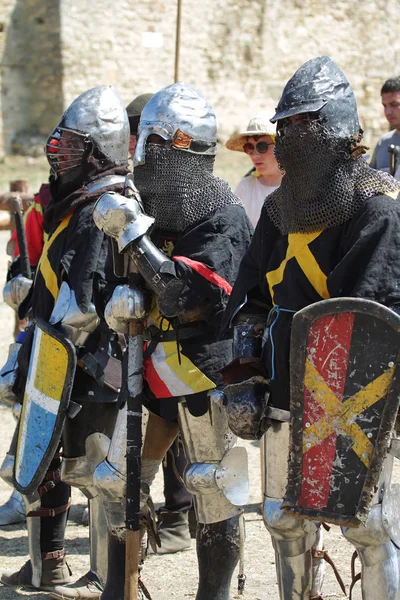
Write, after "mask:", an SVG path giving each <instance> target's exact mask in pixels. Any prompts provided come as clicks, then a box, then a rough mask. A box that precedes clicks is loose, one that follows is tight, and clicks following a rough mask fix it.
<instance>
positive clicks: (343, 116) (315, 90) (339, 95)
mask: <svg viewBox="0 0 400 600" xmlns="http://www.w3.org/2000/svg"><path fill="white" fill-rule="evenodd" d="M304 113H318V120H319V121H320V122H321V123H322V125H324V127H325V128H326V129H327V130H328V131H329V132H330V133H331V134H332V135H334V136H337V137H341V138H347V137H351V136H354V135H355V134H358V132H359V131H360V123H359V120H358V115H357V104H356V99H355V96H354V93H353V90H352V88H351V85H350V83H349V82H348V80H347V78H346V76H345V75H344V73H343V71H342V70H341V69H340V68H339V67H338V66H337V64H336V63H334V62H333V60H332V59H331V58H329V56H318V57H317V58H313V59H311V60H309V61H307V62H306V63H304V65H302V66H301V67H300V68H299V69H298V70H297V71H296V73H295V74H294V75H293V77H291V78H290V79H289V81H288V82H287V84H286V85H285V88H284V90H283V93H282V97H281V99H280V101H279V104H278V106H277V108H276V113H275V115H274V116H273V117H272V119H271V123H276V122H277V121H278V131H279V129H280V126H281V123H280V122H281V121H282V120H283V119H287V118H288V117H292V116H293V115H298V114H304Z"/></svg>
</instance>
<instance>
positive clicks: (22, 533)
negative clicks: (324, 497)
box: [0, 232, 400, 600]
mask: <svg viewBox="0 0 400 600" xmlns="http://www.w3.org/2000/svg"><path fill="white" fill-rule="evenodd" d="M7 237H8V236H7V232H0V282H2V281H4V278H5V270H6V256H5V244H6V241H7ZM13 320H14V316H13V312H12V310H11V309H10V308H8V307H7V305H5V304H4V303H3V302H2V301H1V302H0V331H1V332H2V335H1V339H0V364H1V365H3V364H4V362H5V359H6V355H7V347H8V344H9V343H10V342H11V336H12V330H13ZM13 429H14V422H13V417H12V415H11V412H10V410H9V409H7V408H6V407H3V406H0V460H2V457H3V456H4V455H5V453H6V451H7V449H8V444H9V442H10V440H11V436H12V433H13ZM241 443H243V444H245V445H246V447H247V450H248V454H249V468H250V498H249V504H248V505H247V506H246V508H245V513H246V543H245V574H246V577H247V580H246V588H245V593H244V596H242V597H243V598H244V599H245V600H278V598H279V597H278V589H277V584H276V577H275V558H274V553H273V550H272V546H271V542H270V538H269V535H268V532H267V531H266V529H265V528H264V525H263V521H262V517H261V514H260V512H259V506H260V497H261V492H260V466H259V444H258V443H244V442H241ZM396 480H397V481H400V470H399V466H398V464H397V465H396ZM152 493H153V498H154V501H155V503H156V507H158V506H160V505H161V504H162V501H163V496H162V480H161V478H160V477H157V480H156V483H155V485H154V487H153V489H152ZM9 494H10V488H9V487H8V486H7V485H6V484H5V483H4V482H3V481H1V480H0V503H3V502H4V501H5V500H6V499H7V498H8V496H9ZM72 500H73V506H72V508H71V511H70V516H69V521H68V526H67V531H66V550H67V552H68V561H69V564H70V566H71V568H72V570H73V573H74V576H75V577H76V578H78V577H79V576H80V575H82V574H84V573H85V572H86V571H87V569H88V567H89V545H88V528H87V527H83V526H82V525H81V523H80V522H81V515H82V511H83V509H84V506H85V498H84V496H83V495H82V494H81V493H80V492H79V491H73V496H72ZM326 547H327V549H328V550H329V553H330V556H331V558H332V559H333V560H334V562H335V564H336V565H337V567H338V568H339V571H340V573H341V575H342V577H343V579H344V582H345V584H346V588H347V589H348V587H349V584H350V558H351V554H352V547H351V546H350V544H348V543H347V542H346V541H345V540H344V539H343V538H342V537H341V535H340V530H339V528H338V527H332V528H331V530H330V531H329V533H327V534H326ZM27 558H28V543H27V532H26V528H25V525H24V524H19V525H11V526H7V527H2V528H1V527H0V570H3V569H9V568H13V569H18V568H19V567H20V566H21V565H22V564H23V563H24V561H26V560H27ZM144 581H145V582H146V585H147V587H148V589H149V591H150V593H151V594H152V598H153V600H170V599H171V598H176V599H177V600H184V599H190V598H195V596H196V588H197V561H196V553H195V547H194V542H193V540H192V548H191V550H189V551H186V552H181V553H178V554H174V555H166V556H151V557H149V558H148V559H147V561H146V563H145V568H144ZM233 584H234V585H233V586H232V588H231V598H232V599H233V598H238V597H239V596H237V592H236V589H235V585H236V576H235V578H234V580H233ZM324 590H325V591H324V598H325V599H328V598H345V596H343V594H342V593H341V591H340V588H339V586H338V584H337V583H336V580H335V578H334V575H333V572H332V570H331V569H330V568H329V567H328V566H327V572H326V578H325V588H324ZM21 596H29V598H30V600H45V598H46V597H47V594H46V593H42V592H28V591H24V590H13V589H10V588H4V587H0V600H16V599H17V598H20V597H21ZM353 598H354V600H360V598H361V594H360V588H359V584H357V585H356V591H355V593H354V594H353ZM210 600H213V599H212V598H210ZM376 600H383V598H382V597H381V596H380V595H379V593H378V592H377V596H376Z"/></svg>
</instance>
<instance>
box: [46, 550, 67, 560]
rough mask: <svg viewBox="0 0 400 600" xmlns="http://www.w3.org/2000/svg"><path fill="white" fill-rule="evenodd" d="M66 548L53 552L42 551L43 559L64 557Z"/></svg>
mask: <svg viewBox="0 0 400 600" xmlns="http://www.w3.org/2000/svg"><path fill="white" fill-rule="evenodd" d="M64 556H65V550H64V548H62V550H54V551H53V552H42V560H51V559H52V558H64Z"/></svg>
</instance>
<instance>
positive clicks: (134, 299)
mask: <svg viewBox="0 0 400 600" xmlns="http://www.w3.org/2000/svg"><path fill="white" fill-rule="evenodd" d="M145 300H146V298H145V295H144V294H143V292H142V291H141V290H139V289H137V288H134V287H130V286H128V285H119V286H117V287H116V288H115V290H114V292H113V295H112V296H111V298H110V300H109V301H108V302H107V304H106V308H105V310H104V317H105V320H106V322H107V325H108V326H109V328H110V329H112V330H113V331H116V332H117V333H124V334H125V335H127V334H128V333H129V321H131V320H132V319H143V317H144V316H145V315H146V307H145V304H146V302H145Z"/></svg>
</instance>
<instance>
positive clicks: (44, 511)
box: [26, 498, 71, 517]
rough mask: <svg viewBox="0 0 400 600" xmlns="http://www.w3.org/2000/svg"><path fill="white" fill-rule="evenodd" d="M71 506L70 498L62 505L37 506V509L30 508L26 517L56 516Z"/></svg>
mask: <svg viewBox="0 0 400 600" xmlns="http://www.w3.org/2000/svg"><path fill="white" fill-rule="evenodd" d="M70 506H71V498H70V499H69V500H68V502H67V504H64V506H59V507H57V508H39V509H38V510H31V511H29V512H28V514H27V515H26V516H27V517H56V516H57V515H61V514H62V513H65V512H67V510H68V509H69V507H70Z"/></svg>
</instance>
